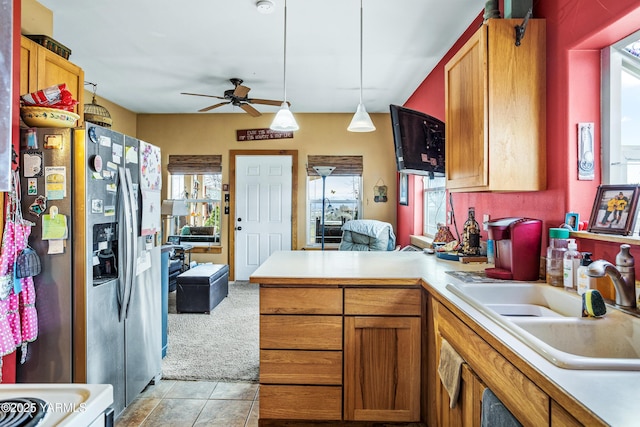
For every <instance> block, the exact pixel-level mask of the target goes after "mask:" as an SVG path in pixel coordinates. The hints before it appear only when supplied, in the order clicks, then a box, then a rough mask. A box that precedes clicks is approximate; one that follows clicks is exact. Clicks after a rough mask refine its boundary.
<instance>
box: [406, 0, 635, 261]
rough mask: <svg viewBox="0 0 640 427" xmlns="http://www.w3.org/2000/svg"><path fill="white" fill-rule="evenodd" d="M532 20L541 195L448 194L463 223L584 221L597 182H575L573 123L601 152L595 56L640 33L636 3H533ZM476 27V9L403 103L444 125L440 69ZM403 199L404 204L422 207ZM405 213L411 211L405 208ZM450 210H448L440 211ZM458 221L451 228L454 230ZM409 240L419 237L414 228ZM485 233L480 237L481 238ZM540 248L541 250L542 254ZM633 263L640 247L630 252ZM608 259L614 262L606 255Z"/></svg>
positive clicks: (596, 246)
mask: <svg viewBox="0 0 640 427" xmlns="http://www.w3.org/2000/svg"><path fill="white" fill-rule="evenodd" d="M535 4H536V6H535V7H534V11H533V12H534V13H533V16H534V17H535V18H545V19H546V24H547V171H548V172H547V190H546V191H540V192H521V193H452V199H453V205H454V209H455V213H456V216H457V217H458V218H462V217H464V216H465V215H464V213H465V212H466V211H467V208H468V207H469V206H474V207H475V208H476V218H482V215H484V214H490V215H491V217H492V218H499V217H505V216H528V217H532V218H539V219H541V220H543V222H544V230H545V231H544V239H543V248H544V247H546V245H547V239H546V235H547V232H546V230H547V229H548V228H549V227H556V226H558V225H560V224H561V223H562V222H564V215H565V213H566V212H578V213H579V214H580V219H581V220H588V219H589V216H590V214H591V207H592V205H593V202H594V198H595V193H596V188H597V185H598V184H599V183H600V172H599V170H600V164H599V162H597V163H596V170H597V171H598V172H597V173H596V179H595V180H594V181H578V179H577V168H576V164H577V123H578V122H594V123H595V124H596V125H595V136H596V147H595V148H596V152H599V149H600V135H599V132H600V53H599V50H600V49H601V48H602V47H605V46H607V45H609V44H611V43H613V42H615V41H617V40H619V39H621V38H623V37H625V36H627V35H629V34H630V33H632V32H634V31H635V30H637V29H639V28H640V2H638V0H619V1H616V2H606V4H605V3H603V2H585V1H580V0H539V1H537V2H535ZM481 22H482V11H480V15H479V16H478V18H477V19H476V20H475V21H474V22H473V23H471V24H470V25H469V28H468V29H467V31H466V32H465V33H464V34H463V35H462V36H461V37H460V39H459V40H458V41H457V42H456V44H455V45H454V46H453V47H452V48H451V50H450V51H449V52H448V53H447V54H446V55H445V57H444V58H443V59H442V60H441V62H440V63H439V64H438V65H437V66H436V68H435V69H434V70H433V71H432V72H431V74H429V76H427V78H426V79H425V80H424V82H423V83H422V84H421V85H420V86H419V87H418V88H417V89H416V91H415V92H414V93H413V95H412V96H411V97H410V98H409V99H408V100H407V102H406V103H405V104H404V105H405V106H406V107H408V108H412V109H415V110H419V111H423V112H425V113H427V114H430V115H433V116H435V117H438V118H440V119H442V120H444V64H445V63H446V62H447V61H448V60H449V59H450V58H451V57H452V56H453V54H454V53H455V52H456V51H457V50H458V49H459V48H460V46H462V44H464V42H466V41H467V40H468V39H469V37H470V35H471V34H473V32H475V30H476V29H477V28H478V27H479V25H480V23H481ZM410 194H411V193H410ZM414 196H415V197H418V198H419V200H410V205H411V204H413V205H417V204H422V195H421V194H415V195H414ZM409 207H410V206H409ZM400 208H406V207H404V206H400V207H399V209H398V227H397V228H398V241H399V242H400V244H403V243H402V242H403V241H405V240H408V236H404V235H403V234H404V233H406V232H408V230H409V229H410V228H411V227H412V224H415V218H414V217H413V216H412V215H410V214H409V213H408V212H407V209H400ZM447 210H449V207H448V208H447ZM460 224H461V223H460V221H458V226H460ZM409 232H411V233H412V234H422V233H421V230H418V229H415V228H414V229H413V231H409ZM486 237H487V236H486V232H485V233H484V234H483V238H485V239H486ZM579 247H580V250H583V251H586V250H589V251H591V252H593V253H594V259H596V258H600V257H605V258H607V259H609V260H613V259H614V258H615V253H616V252H617V250H618V245H611V244H607V243H601V242H593V241H591V242H580V246H579ZM543 250H544V249H543ZM634 251H636V252H637V253H634V256H636V257H638V258H640V248H638V249H634ZM611 253H613V256H612V255H611Z"/></svg>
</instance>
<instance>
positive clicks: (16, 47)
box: [0, 1, 21, 384]
mask: <svg viewBox="0 0 640 427" xmlns="http://www.w3.org/2000/svg"><path fill="white" fill-rule="evenodd" d="M20 16H21V15H20V2H19V1H14V2H13V67H12V68H13V74H14V76H19V75H20ZM12 81H13V88H12V97H13V120H12V126H11V132H12V137H13V146H14V149H15V151H16V153H17V152H18V151H19V149H20V145H19V144H20V116H19V112H20V102H19V98H20V97H19V93H20V79H19V78H13V79H12ZM0 200H2V199H1V198H0ZM5 212H6V210H5ZM0 225H1V226H2V227H3V228H4V222H2V220H0ZM0 382H2V383H3V384H8V383H15V382H16V352H15V351H14V352H13V353H11V354H8V355H6V356H4V357H3V358H2V381H0Z"/></svg>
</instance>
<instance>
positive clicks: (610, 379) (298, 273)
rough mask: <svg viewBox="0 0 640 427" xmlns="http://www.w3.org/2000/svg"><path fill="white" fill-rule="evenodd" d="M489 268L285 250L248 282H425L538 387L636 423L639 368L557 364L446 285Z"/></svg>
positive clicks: (607, 418) (611, 419)
mask: <svg viewBox="0 0 640 427" xmlns="http://www.w3.org/2000/svg"><path fill="white" fill-rule="evenodd" d="M487 266H488V265H487V264H481V263H478V264H462V263H459V262H456V261H444V260H441V259H438V258H436V257H435V256H434V255H427V254H423V253H421V252H350V251H282V252H276V253H274V254H273V255H271V256H270V257H269V259H267V261H265V262H264V263H263V264H262V265H261V266H260V267H259V268H258V269H257V270H256V271H255V272H254V273H253V274H252V275H251V278H250V280H251V282H254V283H261V284H272V283H273V284H275V283H278V284H291V285H294V284H307V285H309V284H326V285H376V284H378V285H394V284H395V285H405V286H406V285H415V284H422V286H424V287H425V288H426V289H427V290H428V291H430V292H431V293H432V294H433V295H434V296H435V297H436V298H438V299H439V300H442V301H444V302H445V303H446V304H447V305H452V306H454V307H456V308H457V309H459V310H460V311H461V312H463V313H464V314H466V315H467V316H469V317H470V318H471V319H473V320H474V321H475V322H476V323H477V324H478V325H479V326H480V327H481V328H482V329H483V330H484V333H488V334H490V335H492V336H493V337H495V338H496V339H497V340H498V341H499V342H501V343H502V344H503V345H504V346H505V347H507V348H508V349H510V350H511V351H513V352H514V353H516V354H518V355H519V356H520V357H521V358H522V360H523V361H524V363H526V364H528V365H529V366H530V367H531V368H533V370H534V371H535V372H536V373H537V374H538V376H539V380H540V381H539V382H540V384H538V385H539V386H540V387H541V388H542V389H543V390H544V391H545V392H547V393H548V394H549V395H551V396H553V394H554V393H553V388H555V387H559V388H561V389H562V390H563V391H564V392H565V393H567V394H569V395H570V396H572V397H573V398H574V399H575V400H576V401H578V402H579V403H581V404H582V405H583V406H584V407H586V408H588V409H589V410H590V411H591V412H592V413H593V414H595V415H596V416H598V417H599V418H600V419H602V420H603V421H604V422H605V423H607V424H610V425H612V426H632V425H634V426H635V425H638V423H639V421H638V420H639V418H638V414H637V413H636V408H637V404H638V402H640V371H612V370H575V369H563V368H559V367H557V366H555V365H553V364H552V363H551V362H549V361H548V360H546V359H545V358H544V357H542V356H541V355H539V354H538V353H537V352H536V351H534V350H533V349H531V348H530V347H528V346H527V345H526V344H524V343H522V342H521V341H520V340H518V339H517V338H516V337H514V336H513V335H511V333H510V332H508V331H507V330H505V329H503V328H502V327H501V326H500V325H498V324H497V323H495V322H494V321H493V320H492V319H490V318H489V317H486V316H485V315H484V314H482V313H481V312H479V311H477V310H476V309H475V308H473V307H472V306H471V305H469V304H468V303H466V302H465V301H463V300H462V299H460V298H459V297H457V296H456V295H454V294H453V293H451V292H450V291H448V290H447V289H446V284H447V283H456V282H457V279H455V278H454V277H453V276H451V275H449V274H447V273H446V272H447V271H454V270H455V271H461V270H462V271H476V270H483V269H484V268H486V267H487ZM301 279H302V280H301ZM476 329H477V328H476ZM595 345H597V343H595ZM532 379H533V378H532ZM556 393H557V392H556Z"/></svg>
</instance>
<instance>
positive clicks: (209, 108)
mask: <svg viewBox="0 0 640 427" xmlns="http://www.w3.org/2000/svg"><path fill="white" fill-rule="evenodd" d="M227 104H231V102H221V103H219V104H214V105H210V106H208V107H205V108H202V109H200V110H198V113H204V112H205V111H209V110H213V109H214V108H218V107H222V106H223V105H227Z"/></svg>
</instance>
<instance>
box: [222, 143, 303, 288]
mask: <svg viewBox="0 0 640 427" xmlns="http://www.w3.org/2000/svg"><path fill="white" fill-rule="evenodd" d="M291 171H292V158H291V156H237V157H236V188H235V190H236V191H235V199H236V200H235V206H236V218H235V233H236V234H235V266H234V268H235V280H249V276H250V275H251V274H252V273H253V272H254V271H255V269H256V268H258V267H259V266H260V264H262V263H263V262H264V261H265V260H266V259H267V258H268V257H269V255H271V254H272V253H273V252H275V251H279V250H290V249H291V197H292V194H291V183H292V172H291Z"/></svg>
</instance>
